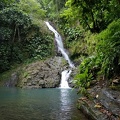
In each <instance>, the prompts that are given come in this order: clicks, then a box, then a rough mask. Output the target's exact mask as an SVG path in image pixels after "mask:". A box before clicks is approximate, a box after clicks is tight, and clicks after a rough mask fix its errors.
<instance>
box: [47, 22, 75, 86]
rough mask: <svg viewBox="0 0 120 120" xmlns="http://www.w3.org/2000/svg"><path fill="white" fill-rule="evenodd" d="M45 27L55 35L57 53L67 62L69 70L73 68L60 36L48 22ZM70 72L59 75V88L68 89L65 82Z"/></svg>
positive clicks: (66, 71) (65, 71)
mask: <svg viewBox="0 0 120 120" xmlns="http://www.w3.org/2000/svg"><path fill="white" fill-rule="evenodd" d="M45 23H46V25H47V26H48V28H49V29H50V30H51V31H52V32H53V33H54V34H55V40H56V42H57V47H58V51H60V52H61V54H62V55H63V57H64V58H65V59H66V60H67V61H68V63H69V66H70V67H71V68H74V67H75V66H74V64H73V63H72V62H71V60H70V58H69V56H68V54H67V53H66V51H65V49H64V46H63V42H62V38H61V36H60V34H59V33H58V32H57V31H56V30H55V29H54V28H53V27H52V26H51V25H50V24H49V22H45ZM71 72H72V70H64V71H63V72H62V73H61V74H62V77H61V83H60V87H61V88H69V85H68V82H67V80H68V79H69V77H70V74H71Z"/></svg>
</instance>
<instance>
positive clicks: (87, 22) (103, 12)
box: [61, 0, 120, 32]
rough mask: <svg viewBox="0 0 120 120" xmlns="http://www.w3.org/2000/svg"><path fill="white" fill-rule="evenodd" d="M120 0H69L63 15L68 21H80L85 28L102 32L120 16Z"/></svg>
mask: <svg viewBox="0 0 120 120" xmlns="http://www.w3.org/2000/svg"><path fill="white" fill-rule="evenodd" d="M119 13H120V4H119V1H118V0H109V1H107V0H68V1H67V2H66V9H65V10H64V12H63V13H61V16H62V17H63V18H64V19H65V20H66V21H68V22H75V21H79V22H80V24H81V25H83V27H85V29H86V28H87V29H89V30H90V31H91V32H100V31H101V30H103V29H104V28H106V27H107V25H108V24H109V23H110V22H112V20H113V19H118V18H119V17H120V14H119Z"/></svg>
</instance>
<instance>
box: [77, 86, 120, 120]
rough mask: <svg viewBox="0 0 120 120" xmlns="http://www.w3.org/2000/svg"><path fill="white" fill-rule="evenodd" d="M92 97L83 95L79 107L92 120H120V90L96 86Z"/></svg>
mask: <svg viewBox="0 0 120 120" xmlns="http://www.w3.org/2000/svg"><path fill="white" fill-rule="evenodd" d="M89 94H90V97H89V98H88V97H81V98H80V99H79V100H78V102H77V107H78V109H80V110H81V111H82V112H83V113H84V114H85V115H86V116H87V117H88V118H89V119H92V120H120V92H119V91H114V90H111V89H110V88H101V87H100V86H95V87H93V88H91V89H90V90H89Z"/></svg>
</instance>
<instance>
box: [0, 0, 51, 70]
mask: <svg viewBox="0 0 120 120" xmlns="http://www.w3.org/2000/svg"><path fill="white" fill-rule="evenodd" d="M0 5H1V6H3V8H2V9H1V10H0V24H1V26H0V72H4V71H6V70H8V69H10V68H11V66H13V65H14V64H16V63H22V62H24V61H25V60H27V59H36V58H37V59H44V58H45V57H48V56H50V55H52V49H53V48H52V47H53V45H52V39H51V37H50V36H49V35H48V34H47V33H44V32H43V31H42V26H40V25H41V24H39V23H40V19H43V18H44V17H45V12H44V10H42V9H39V7H40V4H39V3H38V2H37V1H36V0H31V1H23V0H22V1H20V2H15V1H13V2H12V1H9V2H7V1H3V2H1V3H0ZM27 6H28V7H27ZM31 6H32V7H31ZM26 8H27V9H26ZM35 13H36V14H35ZM39 14H40V15H39ZM38 20H39V21H38ZM42 24H43V22H42Z"/></svg>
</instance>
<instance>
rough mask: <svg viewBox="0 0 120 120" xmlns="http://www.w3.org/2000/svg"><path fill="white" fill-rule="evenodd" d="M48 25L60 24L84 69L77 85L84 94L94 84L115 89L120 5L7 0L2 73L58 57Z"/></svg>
mask: <svg viewBox="0 0 120 120" xmlns="http://www.w3.org/2000/svg"><path fill="white" fill-rule="evenodd" d="M46 19H47V20H50V21H51V22H52V23H53V24H54V25H55V24H56V27H57V29H59V30H60V32H61V33H62V35H63V36H64V44H65V47H66V48H67V49H68V50H69V51H70V57H71V58H72V59H73V60H74V61H75V63H76V64H77V65H78V64H80V65H79V70H78V74H77V75H76V77H75V81H74V82H75V84H76V87H79V88H80V89H81V92H82V93H86V89H87V88H89V86H90V85H91V82H92V81H93V80H103V81H106V80H107V83H108V84H110V82H109V81H110V79H112V78H115V77H118V76H120V74H119V70H120V57H119V56H120V42H119V41H120V1H119V0H109V1H108V0H51V1H50V0H10V1H7V0H1V2H0V24H1V26H0V72H3V71H6V70H7V69H10V67H11V66H12V65H14V63H22V62H24V61H25V60H27V59H44V58H46V57H49V56H50V55H52V54H53V48H54V47H53V41H52V38H51V36H50V35H49V34H48V33H47V32H46V28H45V27H44V26H45V24H44V22H43V20H46Z"/></svg>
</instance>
